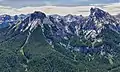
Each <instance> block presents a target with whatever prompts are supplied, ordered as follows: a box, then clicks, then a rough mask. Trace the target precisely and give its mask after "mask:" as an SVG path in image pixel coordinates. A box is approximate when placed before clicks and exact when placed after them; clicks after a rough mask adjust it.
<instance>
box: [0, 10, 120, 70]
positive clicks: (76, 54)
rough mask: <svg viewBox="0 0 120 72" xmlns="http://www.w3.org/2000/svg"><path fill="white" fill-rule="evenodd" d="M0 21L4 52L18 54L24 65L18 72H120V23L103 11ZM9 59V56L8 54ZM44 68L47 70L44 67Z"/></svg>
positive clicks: (22, 16)
mask: <svg viewBox="0 0 120 72" xmlns="http://www.w3.org/2000/svg"><path fill="white" fill-rule="evenodd" d="M0 20H1V21H0V22H1V25H0V28H1V32H0V43H1V50H2V49H5V50H6V51H7V49H8V50H10V51H11V52H10V53H11V55H12V57H14V54H15V61H16V64H17V66H18V67H19V66H21V65H22V67H21V69H20V70H19V69H18V68H15V69H18V71H21V70H23V72H24V69H25V70H26V71H29V72H31V71H32V72H68V71H69V72H81V71H83V72H85V71H87V70H88V72H108V71H114V70H120V69H119V66H120V63H119V59H120V21H119V19H118V18H116V17H115V16H112V15H110V14H109V13H108V12H105V11H103V10H101V9H99V8H91V9H90V15H89V16H87V17H83V16H82V15H80V16H76V15H71V14H69V15H66V16H60V15H45V14H44V13H42V12H39V11H35V12H34V13H31V14H27V15H24V14H21V15H16V16H9V15H2V16H0ZM32 45H33V46H32ZM4 46H5V47H4ZM11 55H10V57H11ZM50 55H51V56H50ZM7 56H8V57H9V55H8V54H7ZM37 56H38V57H37ZM39 56H40V57H39ZM42 56H43V57H42ZM3 57H5V56H3ZM19 58H20V60H19ZM5 59H6V57H5ZM8 59H9V58H8ZM16 59H17V60H16ZM21 59H23V60H21ZM37 59H38V60H37ZM62 59H63V60H62ZM10 60H11V59H10ZM34 61H35V64H34ZM39 61H43V63H44V61H45V62H47V64H46V63H45V64H46V65H44V64H42V63H41V62H39ZM54 61H58V62H61V63H60V64H59V63H57V62H54ZM37 62H38V63H37ZM49 62H50V63H51V62H53V63H52V64H50V63H49ZM3 63H4V62H3ZM5 63H6V62H5ZM8 64H10V62H8ZM16 64H15V65H16ZM39 64H40V65H39ZM49 64H50V67H49ZM62 64H64V65H66V67H64V66H63V65H62ZM36 65H38V67H37V66H36ZM41 65H42V66H41ZM47 65H48V66H47ZM54 65H55V66H54ZM60 65H61V66H62V68H60V67H61V66H60ZM94 65H95V66H94ZM103 65H104V66H106V67H104V66H103ZM13 66H14V65H13ZM33 66H34V68H33V69H32V67H33ZM44 66H45V67H47V69H46V68H42V67H44ZM79 66H80V67H79ZM13 68H14V67H13ZM13 68H11V69H13ZM86 68H87V69H86ZM93 68H94V69H93ZM6 70H7V69H6ZM37 70H39V71H37ZM11 72H12V71H11ZM13 72H14V71H13Z"/></svg>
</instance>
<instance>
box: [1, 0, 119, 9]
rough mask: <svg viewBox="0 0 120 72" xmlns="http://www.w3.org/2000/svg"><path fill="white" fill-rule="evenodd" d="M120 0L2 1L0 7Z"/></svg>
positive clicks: (78, 3) (74, 4) (69, 4)
mask: <svg viewBox="0 0 120 72" xmlns="http://www.w3.org/2000/svg"><path fill="white" fill-rule="evenodd" d="M118 2H120V0H0V5H2V6H10V7H14V8H21V7H26V6H45V5H55V6H57V5H59V6H79V5H91V4H108V3H118Z"/></svg>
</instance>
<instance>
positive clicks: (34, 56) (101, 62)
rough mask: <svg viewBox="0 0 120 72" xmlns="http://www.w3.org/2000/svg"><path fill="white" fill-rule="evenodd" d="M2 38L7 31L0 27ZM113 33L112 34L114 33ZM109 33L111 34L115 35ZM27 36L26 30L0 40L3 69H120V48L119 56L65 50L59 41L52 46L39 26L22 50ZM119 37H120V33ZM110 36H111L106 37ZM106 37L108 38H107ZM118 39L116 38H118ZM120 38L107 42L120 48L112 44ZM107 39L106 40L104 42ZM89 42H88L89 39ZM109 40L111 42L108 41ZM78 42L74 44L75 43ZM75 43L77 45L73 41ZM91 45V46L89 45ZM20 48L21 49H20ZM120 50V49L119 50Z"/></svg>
mask: <svg viewBox="0 0 120 72" xmlns="http://www.w3.org/2000/svg"><path fill="white" fill-rule="evenodd" d="M0 31H1V32H0V41H2V40H4V39H5V38H6V37H5V36H2V35H3V33H5V32H4V31H2V30H0ZM111 35H112V34H111ZM111 35H108V36H109V37H114V36H116V35H117V34H116V35H114V36H111ZM26 37H27V33H23V34H19V35H16V36H15V37H13V38H12V39H8V40H6V41H4V42H1V43H0V72H119V71H120V54H119V52H120V51H117V52H118V56H117V57H113V59H112V60H113V63H112V61H111V58H112V57H111V56H110V55H109V56H108V58H109V60H110V62H111V63H112V64H110V63H109V60H108V59H107V58H105V57H102V56H99V55H98V54H94V55H93V56H89V55H86V54H83V53H80V52H74V51H71V50H66V49H64V47H62V46H61V45H59V44H57V43H56V44H55V47H54V48H52V47H51V46H50V45H49V44H48V43H47V42H46V41H45V38H44V36H43V35H42V33H41V29H40V28H39V27H38V28H37V29H36V30H35V31H34V32H33V33H32V35H31V37H30V39H29V41H28V43H27V44H26V45H25V47H24V48H23V50H21V49H20V48H21V46H22V44H23V43H24V41H25V39H26ZM117 37H118V36H117ZM107 38H108V37H107ZM107 38H105V39H107ZM115 38H116V37H115ZM118 39H120V38H116V39H114V38H112V39H111V40H112V41H108V40H107V43H108V42H109V43H110V45H109V46H111V47H112V48H113V47H114V48H117V49H118V48H119V47H118V46H117V47H116V45H115V44H114V43H113V41H115V42H118ZM74 41H76V44H77V42H79V41H78V40H75V39H74V40H73V43H74ZM104 42H106V40H105V41H104ZM86 43H87V42H86ZM109 43H108V44H109ZM76 44H75V45H76ZM73 45H74V44H73ZM90 46H91V45H90ZM20 50H21V52H20ZM118 50H120V49H118Z"/></svg>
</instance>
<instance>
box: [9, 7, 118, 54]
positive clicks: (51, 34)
mask: <svg viewBox="0 0 120 72" xmlns="http://www.w3.org/2000/svg"><path fill="white" fill-rule="evenodd" d="M12 24H13V23H12ZM14 24H15V25H14V26H11V27H10V29H11V30H10V31H12V32H13V33H14V32H16V31H17V32H23V33H24V32H28V38H29V36H30V35H31V33H32V32H33V31H34V30H35V29H36V28H37V27H38V26H40V27H41V29H42V34H44V36H45V38H46V40H47V42H48V43H49V44H50V45H52V47H54V45H56V44H59V45H61V46H63V47H64V48H65V49H72V50H77V51H82V50H81V49H82V48H83V47H84V49H85V50H88V53H89V49H90V50H92V51H94V48H95V47H96V46H97V45H96V44H95V43H102V41H103V40H102V39H103V38H102V37H99V36H100V35H101V34H102V31H104V30H106V29H109V30H112V31H113V32H115V33H117V34H119V31H120V30H119V28H120V26H119V24H120V22H118V21H117V19H116V18H115V17H113V16H111V15H110V14H109V13H107V12H105V11H103V10H101V9H99V8H91V9H90V15H89V16H88V17H83V16H75V15H71V14H69V15H66V16H60V15H49V16H47V15H45V13H42V12H39V11H35V12H34V13H31V14H28V15H26V17H24V18H23V19H21V20H19V16H18V19H17V20H16V22H14ZM71 39H72V41H71ZM76 40H80V41H78V43H76ZM64 41H66V42H64ZM84 41H85V42H90V43H89V44H87V43H86V44H85V43H84ZM26 42H27V41H26ZM100 50H101V48H100V47H97V48H96V51H99V52H101V51H100ZM90 52H91V51H90Z"/></svg>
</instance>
